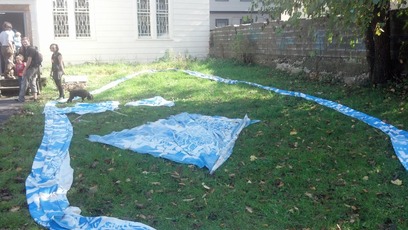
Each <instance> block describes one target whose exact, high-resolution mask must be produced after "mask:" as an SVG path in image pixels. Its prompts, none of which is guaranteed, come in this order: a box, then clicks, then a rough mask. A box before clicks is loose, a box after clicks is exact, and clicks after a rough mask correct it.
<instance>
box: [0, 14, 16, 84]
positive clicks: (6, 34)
mask: <svg viewBox="0 0 408 230" xmlns="http://www.w3.org/2000/svg"><path fill="white" fill-rule="evenodd" d="M12 29H13V26H12V25H11V23H10V22H7V21H6V22H4V23H3V31H2V32H1V33H0V43H1V55H2V57H3V60H4V77H5V78H9V79H15V78H14V70H13V69H14V31H13V30H12Z"/></svg>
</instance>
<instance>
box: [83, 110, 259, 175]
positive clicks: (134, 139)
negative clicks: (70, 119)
mask: <svg viewBox="0 0 408 230" xmlns="http://www.w3.org/2000/svg"><path fill="white" fill-rule="evenodd" d="M254 122H256V121H252V122H251V120H250V119H249V118H248V117H247V116H245V117H244V118H243V119H229V118H226V117H220V116H203V115H199V114H188V113H181V114H178V115H174V116H171V117H169V118H168V119H160V120H158V121H156V122H152V123H149V124H146V125H142V126H139V127H135V128H133V129H125V130H123V131H120V132H113V133H111V134H108V135H105V136H99V135H90V136H89V138H88V139H89V140H90V141H93V142H100V143H104V144H108V145H112V146H116V147H118V148H121V149H129V150H132V151H135V152H138V153H147V154H151V155H153V156H155V157H161V158H165V159H169V160H172V161H175V162H179V163H184V164H193V165H196V166H198V167H200V168H201V167H206V168H208V169H209V170H210V173H213V172H214V171H215V170H216V169H217V168H218V167H219V166H221V165H222V164H223V163H224V162H225V161H226V160H227V159H228V158H229V156H230V155H231V153H232V148H233V147H234V144H235V141H236V140H237V138H238V135H239V133H240V132H241V131H242V130H243V129H244V128H245V127H247V126H248V125H250V124H252V123H254Z"/></svg>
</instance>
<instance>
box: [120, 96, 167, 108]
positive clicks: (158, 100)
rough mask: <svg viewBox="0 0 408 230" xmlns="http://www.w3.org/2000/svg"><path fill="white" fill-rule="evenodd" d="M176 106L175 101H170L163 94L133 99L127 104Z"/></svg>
mask: <svg viewBox="0 0 408 230" xmlns="http://www.w3.org/2000/svg"><path fill="white" fill-rule="evenodd" d="M142 105H144V106H168V107H172V106H174V102H173V101H168V100H166V99H164V98H163V97H161V96H155V97H152V98H147V99H142V100H138V101H131V102H128V103H126V104H125V106H142Z"/></svg>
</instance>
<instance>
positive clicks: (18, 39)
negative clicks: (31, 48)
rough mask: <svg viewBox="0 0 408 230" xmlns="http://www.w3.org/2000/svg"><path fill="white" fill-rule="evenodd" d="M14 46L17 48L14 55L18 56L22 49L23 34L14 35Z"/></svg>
mask: <svg viewBox="0 0 408 230" xmlns="http://www.w3.org/2000/svg"><path fill="white" fill-rule="evenodd" d="M14 46H15V50H14V53H16V54H18V53H19V51H20V48H21V33H20V32H16V33H15V34H14Z"/></svg>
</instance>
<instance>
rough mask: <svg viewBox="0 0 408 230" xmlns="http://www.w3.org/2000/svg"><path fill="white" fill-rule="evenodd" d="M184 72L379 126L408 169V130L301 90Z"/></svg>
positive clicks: (188, 71) (375, 126)
mask: <svg viewBox="0 0 408 230" xmlns="http://www.w3.org/2000/svg"><path fill="white" fill-rule="evenodd" d="M182 71H183V72H184V73H187V74H190V75H192V76H195V77H199V78H204V79H209V80H213V81H217V82H223V83H226V84H239V83H242V84H247V85H252V86H255V87H258V88H261V89H265V90H268V91H273V92H275V93H278V94H281V95H286V96H293V97H300V98H303V99H306V100H309V101H314V102H316V103H318V104H320V105H323V106H326V107H328V108H331V109H334V110H336V111H338V112H340V113H343V114H344V115H347V116H349V117H353V118H355V119H358V120H360V121H362V122H364V123H366V124H368V125H370V126H372V127H374V128H377V129H379V130H381V131H382V132H384V133H385V134H387V135H388V136H389V137H390V139H391V143H392V146H393V147H394V151H395V154H396V155H397V157H398V159H399V161H400V162H401V163H402V165H403V166H404V168H405V170H408V132H407V131H404V130H401V129H398V128H396V127H395V126H392V125H390V124H387V123H385V122H383V121H381V120H380V119H378V118H375V117H372V116H369V115H367V114H365V113H362V112H359V111H357V110H354V109H352V108H350V107H347V106H344V105H341V104H339V103H336V102H333V101H330V100H326V99H322V98H318V97H314V96H311V95H307V94H304V93H299V92H293V91H286V90H281V89H278V88H274V87H269V86H263V85H260V84H257V83H252V82H248V81H239V80H230V79H224V78H221V77H218V76H212V75H206V74H202V73H199V72H194V71H190V70H182Z"/></svg>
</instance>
